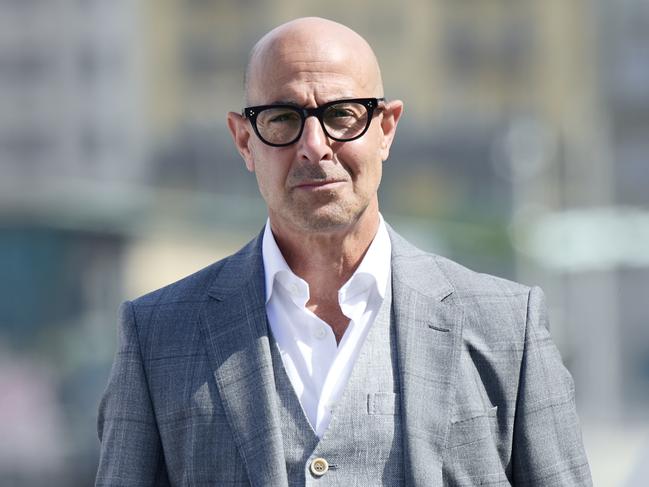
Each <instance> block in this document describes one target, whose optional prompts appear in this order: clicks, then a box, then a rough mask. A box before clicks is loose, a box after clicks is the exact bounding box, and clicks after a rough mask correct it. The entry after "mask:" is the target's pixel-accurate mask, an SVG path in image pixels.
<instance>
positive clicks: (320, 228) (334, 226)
mask: <svg viewBox="0 0 649 487" xmlns="http://www.w3.org/2000/svg"><path fill="white" fill-rule="evenodd" d="M363 211H364V208H363V209H356V210H355V211H354V210H352V209H350V208H345V209H343V208H340V207H336V208H318V209H316V210H315V211H311V212H308V213H306V212H304V213H303V212H300V214H299V215H295V217H294V219H293V221H294V222H295V223H297V225H298V226H299V227H301V228H302V229H303V230H304V231H307V232H332V231H337V230H343V229H345V228H348V227H350V226H351V225H353V224H355V223H356V222H357V221H358V220H359V218H360V217H361V215H362V214H363Z"/></svg>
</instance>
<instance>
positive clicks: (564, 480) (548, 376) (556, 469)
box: [512, 288, 592, 486]
mask: <svg viewBox="0 0 649 487" xmlns="http://www.w3.org/2000/svg"><path fill="white" fill-rule="evenodd" d="M512 463H513V477H514V485H532V486H590V485H592V480H591V477H590V469H589V467H588V460H587V458H586V453H585V451H584V446H583V442H582V437H581V429H580V426H579V419H578V418H577V411H576V407H575V388H574V383H573V380H572V377H571V376H570V373H569V372H568V370H567V369H566V368H565V367H564V365H563V363H562V361H561V357H560V355H559V351H558V350H557V348H556V346H555V345H554V343H553V341H552V338H551V336H550V332H549V325H548V320H547V312H546V308H545V300H544V296H543V292H542V291H541V290H540V289H539V288H532V289H531V290H530V293H529V296H528V306H527V320H526V330H525V343H524V350H523V356H522V362H521V369H520V378H519V384H518V397H517V402H516V417H515V419H514V438H513V451H512Z"/></svg>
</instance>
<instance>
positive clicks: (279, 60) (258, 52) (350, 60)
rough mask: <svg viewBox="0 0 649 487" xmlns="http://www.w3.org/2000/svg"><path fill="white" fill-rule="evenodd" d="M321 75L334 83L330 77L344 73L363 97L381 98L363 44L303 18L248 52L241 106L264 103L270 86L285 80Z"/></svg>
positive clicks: (337, 27) (344, 30) (375, 69)
mask: <svg viewBox="0 0 649 487" xmlns="http://www.w3.org/2000/svg"><path fill="white" fill-rule="evenodd" d="M282 70H284V71H286V72H282ZM327 70H329V71H331V73H332V75H333V77H334V78H332V82H334V83H335V82H336V79H335V75H336V73H337V72H338V71H341V70H345V71H347V72H348V74H349V75H350V76H351V77H353V78H354V80H355V81H356V82H357V85H358V87H361V88H362V89H363V90H365V91H366V93H364V96H376V97H381V96H383V82H382V79H381V71H380V69H379V65H378V62H377V59H376V56H375V54H374V51H373V50H372V48H371V47H370V45H369V44H368V43H367V41H366V40H365V39H363V38H362V37H361V36H360V35H358V34H357V33H356V32H354V31H353V30H351V29H350V28H349V27H346V26H344V25H342V24H339V23H337V22H333V21H331V20H327V19H322V18H318V17H305V18H300V19H296V20H292V21H290V22H287V23H285V24H282V25H280V26H279V27H276V28H275V29H273V30H271V31H270V32H269V33H267V34H266V35H265V36H263V37H262V38H261V39H260V40H259V41H258V42H257V44H255V46H254V47H253V48H252V50H251V52H250V57H249V60H248V66H247V68H246V75H245V92H246V102H247V103H248V104H256V103H265V102H268V101H269V100H265V99H264V95H265V94H266V93H267V92H268V91H269V88H270V89H271V91H272V89H273V88H275V87H273V86H269V84H271V83H278V82H286V81H288V78H289V76H293V77H295V76H298V77H301V78H302V80H303V81H306V82H309V81H310V77H309V75H310V74H313V73H316V72H320V73H326V72H327ZM323 88H324V87H323ZM350 89H351V88H350ZM358 95H359V96H360V93H359V94H358Z"/></svg>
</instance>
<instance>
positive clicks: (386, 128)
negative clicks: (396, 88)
mask: <svg viewBox="0 0 649 487" xmlns="http://www.w3.org/2000/svg"><path fill="white" fill-rule="evenodd" d="M381 113H382V117H381V130H382V132H383V140H382V141H381V159H382V160H383V161H385V160H386V159H387V158H388V156H389V155H390V146H392V141H393V140H394V135H395V134H396V131H397V124H398V123H399V119H400V118H401V114H402V113H403V102H402V101H401V100H392V101H390V102H387V103H386V104H385V106H384V107H383V109H382V111H381Z"/></svg>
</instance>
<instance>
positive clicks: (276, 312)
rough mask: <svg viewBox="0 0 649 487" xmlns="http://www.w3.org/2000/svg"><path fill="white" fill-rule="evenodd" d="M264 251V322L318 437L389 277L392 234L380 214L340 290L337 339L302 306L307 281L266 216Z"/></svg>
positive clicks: (306, 291) (370, 323)
mask: <svg viewBox="0 0 649 487" xmlns="http://www.w3.org/2000/svg"><path fill="white" fill-rule="evenodd" d="M262 254H263V260H264V272H265V277H266V313H267V315H268V322H269V324H270V328H271V331H272V333H273V336H274V337H275V341H276V342H277V346H278V348H279V352H280V355H281V357H282V362H283V364H284V369H285V370H286V373H287V375H288V377H289V379H290V381H291V384H292V385H293V388H294V389H295V393H296V395H297V397H298V399H299V400H300V404H301V406H302V409H303V410H304V413H305V415H306V417H307V418H308V420H309V422H310V423H311V426H312V428H313V430H314V431H315V433H316V435H318V437H322V435H323V434H324V432H325V431H326V429H327V427H328V426H329V421H330V420H331V411H332V409H333V407H334V405H335V404H336V402H337V401H338V400H339V399H340V398H341V396H342V394H343V391H344V389H345V385H346V384H347V381H348V379H349V375H350V373H351V370H352V367H353V366H354V362H355V361H356V358H357V357H358V353H359V351H360V349H361V347H362V345H363V343H364V341H365V337H366V336H367V332H368V330H369V328H370V326H371V325H372V323H373V322H374V319H375V318H376V315H377V313H378V310H379V308H380V306H381V303H382V302H383V299H384V297H385V292H386V289H387V285H388V280H389V278H390V259H391V244H390V237H389V235H388V232H387V229H386V227H385V223H384V221H383V217H380V223H379V228H378V230H377V233H376V236H375V237H374V240H373V241H372V243H371V245H370V247H369V249H368V250H367V252H366V253H365V256H364V257H363V260H362V261H361V263H360V264H359V266H358V268H357V269H356V272H354V274H353V275H352V276H351V277H350V278H349V280H348V281H347V282H346V283H345V284H344V285H343V286H342V287H341V288H340V289H339V291H338V303H339V304H340V309H341V310H342V312H343V314H344V315H345V316H347V317H348V318H349V320H350V321H349V325H348V326H347V330H346V331H345V334H344V335H343V337H342V339H341V340H340V344H337V343H336V338H335V336H334V333H333V331H332V329H331V327H330V326H329V325H328V324H327V323H325V322H324V321H323V320H321V319H320V318H318V317H317V316H316V315H315V314H314V313H313V312H311V311H309V310H308V309H307V308H306V303H307V302H308V301H309V285H308V284H307V282H306V281H304V280H303V279H301V278H300V277H298V276H296V275H295V274H294V273H293V271H291V269H290V268H289V266H288V264H287V263H286V260H285V259H284V257H283V256H282V253H281V252H280V250H279V248H278V247H277V243H276V242H275V238H274V237H273V233H272V231H271V229H270V222H268V221H267V222H266V228H265V230H264V237H263V243H262Z"/></svg>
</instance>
